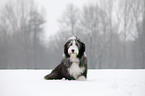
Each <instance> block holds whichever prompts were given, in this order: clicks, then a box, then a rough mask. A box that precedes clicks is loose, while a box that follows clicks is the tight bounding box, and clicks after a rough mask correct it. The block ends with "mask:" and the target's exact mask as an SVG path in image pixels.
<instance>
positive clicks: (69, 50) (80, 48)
mask: <svg viewBox="0 0 145 96" xmlns="http://www.w3.org/2000/svg"><path fill="white" fill-rule="evenodd" d="M84 52H85V44H84V43H83V42H81V41H80V39H78V38H77V37H75V36H73V37H71V38H69V39H68V40H67V42H66V43H65V45H64V54H65V56H66V57H78V58H79V57H81V56H82V55H83V54H84Z"/></svg>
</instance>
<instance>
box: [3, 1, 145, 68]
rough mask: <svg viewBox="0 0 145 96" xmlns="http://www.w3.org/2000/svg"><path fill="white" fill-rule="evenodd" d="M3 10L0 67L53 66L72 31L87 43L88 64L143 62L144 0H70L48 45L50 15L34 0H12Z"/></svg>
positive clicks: (141, 64)
mask: <svg viewBox="0 0 145 96" xmlns="http://www.w3.org/2000/svg"><path fill="white" fill-rule="evenodd" d="M14 5H15V6H14ZM0 13H2V14H0V68H53V67H55V66H56V65H57V64H59V63H60V61H61V59H62V57H63V45H64V43H65V42H66V40H67V39H68V38H69V37H70V36H72V35H76V36H77V37H79V38H80V39H81V40H82V41H83V42H84V43H85V44H86V54H87V58H88V66H89V68H145V60H144V58H145V0H133V1H132V0H118V1H116V0H98V2H96V3H95V4H89V5H84V6H83V8H81V9H79V8H77V7H76V6H74V5H73V4H68V5H67V6H66V10H64V13H63V15H62V16H61V17H60V18H59V20H58V22H59V30H58V32H57V34H56V35H55V36H51V37H50V39H49V42H48V44H47V45H46V43H44V41H43V40H42V38H43V34H44V24H45V22H46V20H45V17H44V15H43V14H42V12H41V11H40V9H38V8H37V6H36V5H35V2H34V1H33V0H15V1H13V2H12V1H11V2H8V3H6V4H5V5H4V6H3V8H2V10H0Z"/></svg>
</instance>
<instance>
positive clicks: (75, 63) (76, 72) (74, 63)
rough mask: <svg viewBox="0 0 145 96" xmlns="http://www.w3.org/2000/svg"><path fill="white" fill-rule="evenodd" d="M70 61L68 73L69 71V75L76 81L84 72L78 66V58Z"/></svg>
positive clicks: (82, 68)
mask: <svg viewBox="0 0 145 96" xmlns="http://www.w3.org/2000/svg"><path fill="white" fill-rule="evenodd" d="M71 61H72V64H71V66H70V68H69V69H68V71H69V73H70V75H72V76H73V77H74V78H75V79H77V78H78V76H79V75H81V73H83V72H84V67H80V66H79V59H78V58H75V59H71Z"/></svg>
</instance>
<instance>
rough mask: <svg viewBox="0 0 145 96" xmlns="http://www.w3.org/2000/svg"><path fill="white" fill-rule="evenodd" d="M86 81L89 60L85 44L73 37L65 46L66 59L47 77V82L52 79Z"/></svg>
mask: <svg viewBox="0 0 145 96" xmlns="http://www.w3.org/2000/svg"><path fill="white" fill-rule="evenodd" d="M62 78H65V79H68V80H86V78H87V58H86V55H85V44H84V43H83V42H82V41H81V40H80V39H78V38H77V37H75V36H73V37H71V38H69V39H68V40H67V42H66V43H65V45H64V58H63V59H62V61H61V63H60V64H59V65H58V66H57V67H56V68H55V69H54V70H52V72H51V73H50V74H48V75H46V76H45V79H46V80H52V79H62Z"/></svg>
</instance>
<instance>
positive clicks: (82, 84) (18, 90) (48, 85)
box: [0, 69, 145, 96]
mask: <svg viewBox="0 0 145 96" xmlns="http://www.w3.org/2000/svg"><path fill="white" fill-rule="evenodd" d="M50 71H51V70H0V96H145V70H144V69H142V70H127V69H126V70H120V69H119V70H116V69H115V70H111V69H110V70H106V69H105V70H97V69H94V70H89V71H88V79H87V81H74V80H71V81H68V80H64V79H62V80H44V79H43V77H44V76H45V75H46V74H48V73H50Z"/></svg>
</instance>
